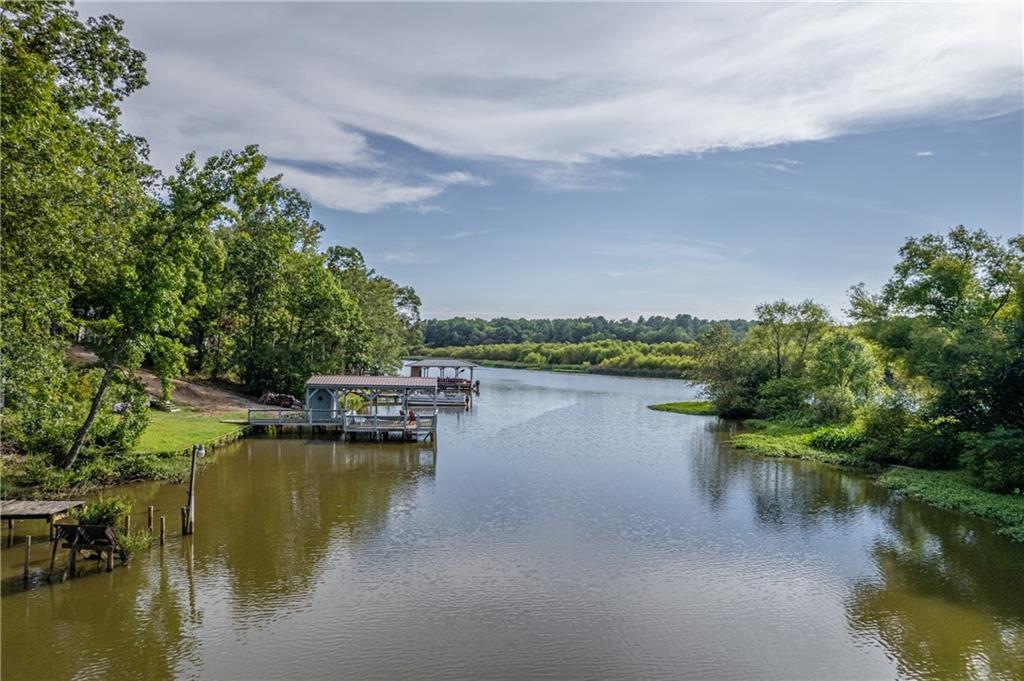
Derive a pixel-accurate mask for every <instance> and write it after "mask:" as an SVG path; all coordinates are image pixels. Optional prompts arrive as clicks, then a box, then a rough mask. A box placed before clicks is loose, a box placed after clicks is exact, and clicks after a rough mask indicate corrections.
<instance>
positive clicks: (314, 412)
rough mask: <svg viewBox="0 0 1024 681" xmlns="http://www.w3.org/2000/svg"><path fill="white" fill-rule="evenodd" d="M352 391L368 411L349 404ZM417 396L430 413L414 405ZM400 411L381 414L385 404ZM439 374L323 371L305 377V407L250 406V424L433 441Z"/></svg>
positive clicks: (346, 434)
mask: <svg viewBox="0 0 1024 681" xmlns="http://www.w3.org/2000/svg"><path fill="white" fill-rule="evenodd" d="M349 395H357V396H359V397H360V398H362V399H363V400H364V401H365V402H366V410H365V413H356V412H355V411H354V410H351V409H349V399H348V398H349ZM411 400H412V401H415V402H416V404H419V405H428V406H424V407H421V409H423V411H424V412H426V413H416V412H415V410H414V409H410V408H409V403H410V401H411ZM385 403H391V404H396V406H398V407H399V413H397V414H394V413H384V414H382V413H381V410H380V407H381V406H382V404H385ZM437 409H438V385H437V379H436V378H423V377H408V376H347V375H334V374H331V375H318V376H311V377H310V379H309V380H308V381H306V409H250V410H249V425H251V426H271V427H281V428H287V427H293V428H302V427H313V428H324V429H332V430H338V431H340V432H341V433H342V434H344V435H345V436H347V437H349V438H350V439H356V438H357V437H364V438H367V439H373V440H389V439H400V440H421V439H424V440H425V439H429V440H431V441H433V440H434V439H435V438H436V435H437Z"/></svg>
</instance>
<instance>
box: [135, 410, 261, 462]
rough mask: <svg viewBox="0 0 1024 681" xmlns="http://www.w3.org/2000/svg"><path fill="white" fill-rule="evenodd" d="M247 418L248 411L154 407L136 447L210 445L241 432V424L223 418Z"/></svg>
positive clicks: (159, 448) (172, 448)
mask: <svg viewBox="0 0 1024 681" xmlns="http://www.w3.org/2000/svg"><path fill="white" fill-rule="evenodd" d="M245 418H246V413H245V412H237V413H230V414H216V415H210V414H200V413H198V412H194V411H185V410H182V411H174V412H167V411H153V412H151V413H150V416H149V425H148V426H146V430H145V432H143V433H142V437H141V438H139V443H138V444H137V445H136V447H135V448H136V449H137V450H138V451H140V452H182V451H185V450H187V449H189V448H190V447H192V445H197V444H200V443H201V444H207V445H208V444H211V443H213V442H214V440H217V439H219V438H226V437H228V436H231V435H239V434H240V431H241V430H242V427H241V425H239V424H238V423H223V421H225V420H239V419H241V420H245Z"/></svg>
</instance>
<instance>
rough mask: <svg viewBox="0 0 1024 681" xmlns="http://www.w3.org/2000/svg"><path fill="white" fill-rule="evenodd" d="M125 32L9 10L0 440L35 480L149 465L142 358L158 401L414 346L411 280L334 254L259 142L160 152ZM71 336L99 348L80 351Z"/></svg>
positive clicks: (139, 64) (61, 12) (387, 360)
mask: <svg viewBox="0 0 1024 681" xmlns="http://www.w3.org/2000/svg"><path fill="white" fill-rule="evenodd" d="M122 27H123V26H122V22H121V20H119V19H118V18H116V17H114V16H110V15H106V16H102V17H98V18H89V19H86V20H85V21H82V20H81V19H80V18H79V16H78V14H77V12H75V11H74V10H73V9H72V7H71V5H70V3H65V2H54V3H39V2H5V3H4V5H3V7H2V8H0V48H2V59H3V61H2V63H0V79H2V82H3V107H2V111H0V117H2V118H0V120H2V174H3V183H2V185H0V210H2V213H3V221H2V234H0V237H2V238H0V248H2V254H0V255H2V260H3V268H2V272H0V286H2V291H3V296H2V303H0V324H2V327H3V334H2V341H0V342H2V345H0V358H2V359H0V371H2V380H3V397H2V399H3V424H2V425H3V451H4V454H5V455H10V456H26V455H28V459H27V460H26V461H24V462H23V463H24V466H23V470H24V471H27V472H28V477H29V478H32V477H33V476H35V477H38V478H42V477H44V476H45V475H46V474H47V472H48V471H49V470H50V469H66V470H68V471H78V479H85V478H88V477H89V475H91V474H90V473H89V472H88V471H90V470H92V471H96V472H97V475H99V474H100V473H102V474H103V475H104V476H105V477H107V478H108V479H109V478H117V477H129V478H130V477H133V476H136V477H139V476H145V475H146V471H147V470H148V468H149V467H151V466H152V465H155V464H153V462H148V461H144V460H141V459H139V458H138V457H134V458H133V457H132V456H131V452H132V448H133V447H134V446H135V444H136V443H137V442H138V440H139V437H140V435H141V434H142V432H143V431H144V430H145V428H146V425H147V422H148V420H149V410H148V409H147V408H146V404H147V402H148V401H149V399H148V396H147V395H146V392H145V390H144V389H143V386H142V384H141V383H140V381H139V380H138V379H137V376H136V373H135V372H136V370H137V369H139V368H140V367H142V366H147V367H150V368H152V369H153V371H154V372H155V373H156V374H157V375H158V376H159V377H160V380H161V382H162V384H163V386H164V388H163V390H164V395H163V397H164V399H168V398H170V397H171V394H170V392H171V387H172V384H171V379H172V378H174V377H178V376H184V375H188V376H192V377H210V378H215V379H219V380H221V381H225V382H229V383H231V384H234V385H237V386H238V387H239V389H241V390H243V391H246V392H249V393H251V394H259V393H261V392H263V391H281V392H289V393H297V392H299V391H300V390H301V387H302V384H303V382H304V381H305V379H306V378H307V377H308V376H309V375H310V374H313V373H317V372H323V371H331V372H335V371H352V372H360V371H366V372H376V371H386V370H392V369H394V368H396V367H397V366H399V364H400V360H401V357H402V356H403V355H405V354H407V353H408V351H409V349H410V348H412V347H414V346H418V345H419V344H420V336H419V304H420V301H419V298H418V297H417V296H416V293H415V291H413V290H412V289H411V288H409V287H406V286H402V285H400V284H398V283H396V282H394V281H392V280H390V279H388V278H386V277H383V276H381V275H379V274H377V273H376V272H375V271H374V270H373V269H372V268H370V267H369V266H368V265H367V264H366V263H365V262H364V260H363V257H362V255H361V254H360V253H359V252H358V251H357V250H355V249H353V248H344V247H331V248H327V249H324V248H323V247H322V244H321V236H322V233H323V226H322V225H321V224H319V223H318V222H317V221H315V220H313V219H311V217H310V204H309V203H308V202H307V201H306V200H305V199H304V198H303V197H302V196H301V195H300V194H299V192H298V191H296V190H295V189H292V188H289V187H287V186H285V185H283V184H282V182H281V180H280V177H267V176H266V174H265V169H266V158H265V157H264V156H263V155H262V154H260V152H259V149H258V148H257V147H256V146H249V147H246V148H245V149H242V150H238V151H225V152H223V153H221V154H219V155H217V156H214V157H212V158H209V159H205V160H203V159H199V158H197V157H196V155H195V154H188V155H187V156H185V157H184V158H183V159H182V160H181V162H180V163H179V164H178V166H177V168H176V170H175V172H174V173H173V174H170V175H164V174H162V173H161V172H160V171H159V170H157V169H156V168H154V167H153V166H152V165H151V164H150V163H149V162H148V153H147V152H148V150H147V145H146V141H145V140H144V139H142V138H140V137H137V136H135V135H133V134H132V133H131V132H130V131H128V130H125V129H124V128H123V127H122V124H121V119H120V114H121V111H120V108H119V103H120V102H121V101H123V100H124V99H125V98H127V97H128V96H130V95H131V94H132V93H134V92H136V91H138V90H139V89H141V88H143V87H144V86H145V85H146V84H147V75H146V69H145V55H144V54H143V53H142V52H141V51H139V50H137V49H134V48H133V47H132V46H131V45H130V44H129V41H128V40H127V38H125V36H124V35H123V34H122ZM73 343H80V344H83V345H85V346H86V347H88V348H89V349H90V350H92V351H93V352H94V353H95V355H96V356H97V357H98V361H97V362H95V363H94V364H92V365H90V366H85V367H83V366H79V365H76V364H74V363H72V362H70V361H69V359H68V350H69V348H70V346H71V345H72V344H73ZM112 469H116V471H115V472H112ZM8 477H9V476H6V475H5V483H6V482H7V480H8ZM29 483H31V480H29Z"/></svg>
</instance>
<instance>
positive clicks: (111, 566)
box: [107, 546, 114, 572]
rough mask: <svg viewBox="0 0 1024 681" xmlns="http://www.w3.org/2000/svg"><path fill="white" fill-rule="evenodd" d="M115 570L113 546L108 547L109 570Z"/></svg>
mask: <svg viewBox="0 0 1024 681" xmlns="http://www.w3.org/2000/svg"><path fill="white" fill-rule="evenodd" d="M113 571H114V547H113V546H111V547H109V548H108V549H107V572H113Z"/></svg>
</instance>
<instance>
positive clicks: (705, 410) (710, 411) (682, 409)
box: [647, 402, 717, 416]
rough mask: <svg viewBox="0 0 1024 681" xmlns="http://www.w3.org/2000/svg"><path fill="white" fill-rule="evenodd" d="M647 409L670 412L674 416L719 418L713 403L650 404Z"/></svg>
mask: <svg viewBox="0 0 1024 681" xmlns="http://www.w3.org/2000/svg"><path fill="white" fill-rule="evenodd" d="M647 408H648V409H653V410H654V411H670V412H672V413H673V414H692V415H694V416H717V413H716V412H715V405H714V404H713V403H711V402H665V403H664V404H648V405H647Z"/></svg>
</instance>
